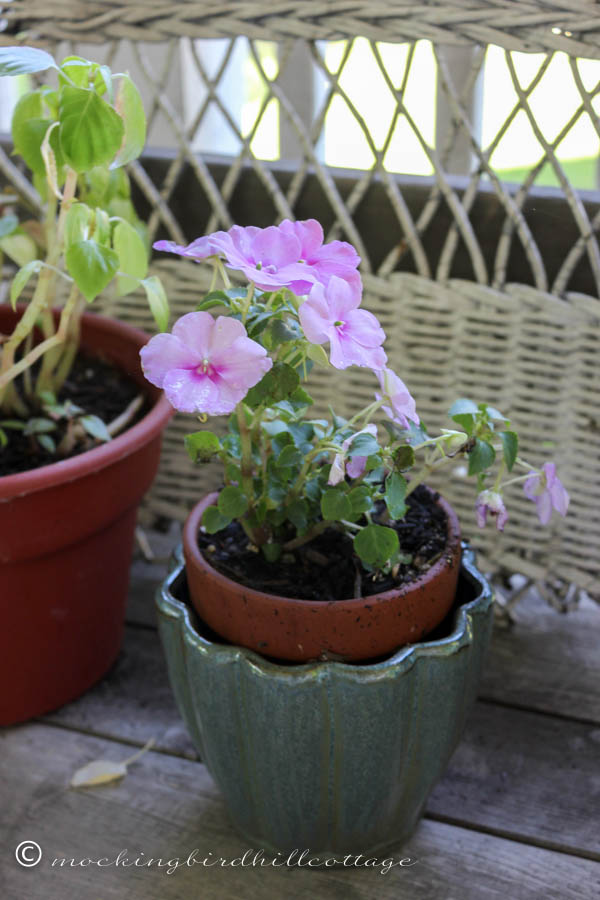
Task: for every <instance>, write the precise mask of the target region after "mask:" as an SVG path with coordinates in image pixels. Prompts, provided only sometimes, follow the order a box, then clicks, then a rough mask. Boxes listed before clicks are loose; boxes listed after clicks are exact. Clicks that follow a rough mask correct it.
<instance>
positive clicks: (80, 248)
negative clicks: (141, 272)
mask: <svg viewBox="0 0 600 900" xmlns="http://www.w3.org/2000/svg"><path fill="white" fill-rule="evenodd" d="M65 263H66V265H67V270H68V272H69V275H71V277H72V278H73V279H74V280H75V283H76V284H77V287H78V288H79V290H80V291H81V293H82V294H83V296H84V297H85V299H86V300H87V301H88V303H91V301H92V300H93V299H94V297H96V296H97V295H98V294H99V293H100V291H102V290H104V288H105V287H106V286H107V284H109V282H110V281H111V280H112V278H113V276H114V274H115V272H116V271H117V270H118V268H119V257H118V256H117V254H116V253H115V251H114V250H111V249H110V248H109V247H103V246H102V245H101V244H97V243H96V241H90V240H86V241H77V243H76V244H71V246H70V247H69V248H68V250H67V251H66V253H65Z"/></svg>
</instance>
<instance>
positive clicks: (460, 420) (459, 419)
mask: <svg viewBox="0 0 600 900" xmlns="http://www.w3.org/2000/svg"><path fill="white" fill-rule="evenodd" d="M475 418H476V417H475V416H474V415H473V414H472V413H457V414H456V415H455V416H452V420H453V421H454V422H456V423H457V425H460V427H461V428H462V429H463V430H464V431H465V432H466V434H467V435H469V436H470V435H471V434H473V429H474V428H475Z"/></svg>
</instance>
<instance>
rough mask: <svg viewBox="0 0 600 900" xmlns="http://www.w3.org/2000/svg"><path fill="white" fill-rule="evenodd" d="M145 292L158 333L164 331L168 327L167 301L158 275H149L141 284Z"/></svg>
mask: <svg viewBox="0 0 600 900" xmlns="http://www.w3.org/2000/svg"><path fill="white" fill-rule="evenodd" d="M141 284H142V287H143V288H144V290H145V291H146V299H147V300H148V305H149V307H150V312H151V313H152V315H153V316H154V321H155V322H156V327H157V328H158V330H159V331H166V330H167V328H168V326H169V301H168V300H167V295H166V294H165V289H164V287H163V286H162V282H161V280H160V278H159V277H158V275H150V277H149V278H144V280H143V281H142V282H141Z"/></svg>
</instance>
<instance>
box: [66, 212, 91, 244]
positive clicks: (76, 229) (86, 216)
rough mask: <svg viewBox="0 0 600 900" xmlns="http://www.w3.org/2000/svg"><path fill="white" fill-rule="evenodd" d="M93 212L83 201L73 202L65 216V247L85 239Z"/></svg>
mask: <svg viewBox="0 0 600 900" xmlns="http://www.w3.org/2000/svg"><path fill="white" fill-rule="evenodd" d="M92 217H93V213H92V210H91V209H90V208H89V206H86V204H85V203H73V204H72V206H71V207H70V209H69V211H68V213H67V215H66V217H65V247H66V248H68V247H70V246H71V244H77V243H79V241H84V240H86V239H87V237H88V235H89V233H90V226H91V223H92Z"/></svg>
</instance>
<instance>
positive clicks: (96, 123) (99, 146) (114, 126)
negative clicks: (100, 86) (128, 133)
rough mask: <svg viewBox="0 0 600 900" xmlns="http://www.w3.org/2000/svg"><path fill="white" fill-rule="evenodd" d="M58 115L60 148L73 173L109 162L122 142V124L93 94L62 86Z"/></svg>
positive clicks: (118, 117)
mask: <svg viewBox="0 0 600 900" xmlns="http://www.w3.org/2000/svg"><path fill="white" fill-rule="evenodd" d="M59 115H60V128H59V139H60V147H61V150H62V153H63V156H64V158H65V160H66V162H67V163H68V164H69V165H70V166H71V167H72V168H73V169H75V171H76V172H86V171H88V170H89V169H92V168H93V167H94V166H101V165H103V164H105V163H108V162H110V161H111V160H112V159H113V157H114V156H115V154H116V153H117V151H118V149H119V147H120V146H121V141H122V139H123V134H124V127H123V120H122V119H121V117H120V116H119V114H118V113H116V112H115V110H114V109H113V108H112V106H109V105H108V104H107V103H105V102H104V100H102V99H101V98H100V97H99V96H98V95H97V94H96V93H95V92H94V91H93V90H85V88H77V87H71V86H70V85H68V84H67V85H63V87H62V88H61V90H60V100H59Z"/></svg>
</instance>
